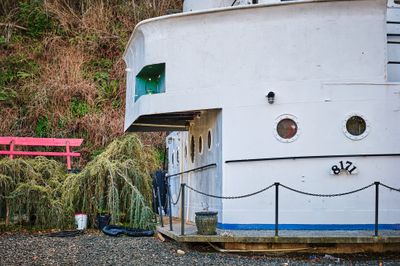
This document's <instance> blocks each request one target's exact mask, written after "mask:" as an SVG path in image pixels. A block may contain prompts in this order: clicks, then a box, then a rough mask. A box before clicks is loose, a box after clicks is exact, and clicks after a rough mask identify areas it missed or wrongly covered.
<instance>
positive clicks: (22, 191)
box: [0, 157, 66, 228]
mask: <svg viewBox="0 0 400 266" xmlns="http://www.w3.org/2000/svg"><path fill="white" fill-rule="evenodd" d="M65 177H66V176H65V169H64V167H63V165H62V164H60V163H59V162H56V161H54V160H49V159H46V158H44V157H36V158H35V159H27V160H24V159H21V158H17V159H14V160H9V159H8V158H5V159H2V160H0V217H2V218H4V219H5V224H6V225H9V224H26V223H28V224H29V225H31V226H36V227H42V228H43V227H63V226H64V225H65V220H64V219H62V216H63V214H64V207H63V205H62V202H61V190H60V189H61V186H62V182H63V181H64V180H65Z"/></svg>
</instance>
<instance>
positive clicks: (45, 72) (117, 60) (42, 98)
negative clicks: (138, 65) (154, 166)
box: [0, 0, 181, 164]
mask: <svg viewBox="0 0 400 266" xmlns="http://www.w3.org/2000/svg"><path fill="white" fill-rule="evenodd" d="M180 8H181V0H157V1H156V0H130V1H128V0H82V1H78V0H20V1H16V0H2V1H0V34H1V35H0V109H1V112H0V119H1V123H0V136H8V135H10V136H35V137H61V138H67V137H68V138H84V140H85V141H84V147H82V149H81V152H82V154H83V156H82V159H81V162H80V163H81V164H85V163H86V162H87V161H88V160H89V159H91V157H93V156H96V155H97V154H99V152H100V151H102V150H103V149H104V147H105V146H106V145H107V144H108V143H110V142H111V141H112V140H113V139H115V138H116V137H118V136H120V135H122V134H123V116H124V103H125V95H124V93H125V73H124V72H125V71H124V70H125V64H124V62H123V60H122V58H121V56H122V53H123V51H124V48H125V45H126V43H127V41H128V38H129V36H130V34H131V32H132V30H133V28H134V26H135V24H136V23H138V22H139V21H141V20H143V19H146V18H150V17H154V16H160V15H164V14H165V13H166V12H167V10H168V9H180ZM141 138H142V141H143V142H144V143H145V144H146V145H149V144H150V145H153V146H160V145H161V144H162V142H163V136H160V135H159V134H156V133H154V134H143V135H141Z"/></svg>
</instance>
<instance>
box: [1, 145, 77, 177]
mask: <svg viewBox="0 0 400 266" xmlns="http://www.w3.org/2000/svg"><path fill="white" fill-rule="evenodd" d="M82 142H83V139H55V138H24V137H0V145H9V146H10V150H0V155H9V156H10V159H11V160H12V159H13V158H14V156H61V157H66V158H67V169H68V170H71V157H79V156H81V154H80V153H79V152H72V151H71V147H79V146H81V144H82ZM15 146H46V147H63V146H64V147H65V152H46V151H44V152H43V151H16V150H15V149H14V148H15Z"/></svg>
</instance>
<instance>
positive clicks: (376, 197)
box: [374, 182, 380, 236]
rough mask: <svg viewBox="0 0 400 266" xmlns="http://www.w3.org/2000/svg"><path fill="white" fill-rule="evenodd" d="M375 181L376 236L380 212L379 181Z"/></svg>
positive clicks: (376, 234)
mask: <svg viewBox="0 0 400 266" xmlns="http://www.w3.org/2000/svg"><path fill="white" fill-rule="evenodd" d="M374 183H375V236H378V225H379V221H378V214H379V184H380V183H379V182H374Z"/></svg>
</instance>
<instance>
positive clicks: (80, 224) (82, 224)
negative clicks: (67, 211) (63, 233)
mask: <svg viewBox="0 0 400 266" xmlns="http://www.w3.org/2000/svg"><path fill="white" fill-rule="evenodd" d="M75 224H76V226H77V229H78V230H85V229H86V228H87V215H86V214H84V213H77V214H75Z"/></svg>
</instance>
